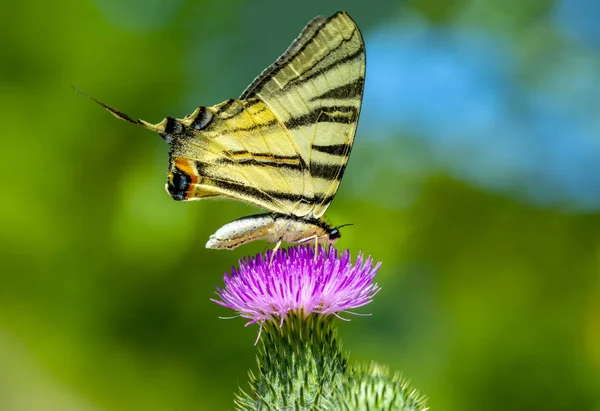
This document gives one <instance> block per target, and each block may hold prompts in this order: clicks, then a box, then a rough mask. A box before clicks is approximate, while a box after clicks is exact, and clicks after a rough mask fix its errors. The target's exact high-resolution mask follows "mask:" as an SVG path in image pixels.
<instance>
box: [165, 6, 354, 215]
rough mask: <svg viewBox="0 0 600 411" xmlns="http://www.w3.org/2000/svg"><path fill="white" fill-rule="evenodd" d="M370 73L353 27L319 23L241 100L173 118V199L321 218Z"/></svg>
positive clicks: (336, 19)
mask: <svg viewBox="0 0 600 411" xmlns="http://www.w3.org/2000/svg"><path fill="white" fill-rule="evenodd" d="M364 75H365V51H364V44H363V41H362V37H361V35H360V32H359V30H358V28H357V27H356V25H355V23H354V22H353V21H352V19H350V17H349V16H348V15H347V14H346V13H343V12H340V13H337V14H335V15H333V16H331V17H330V18H328V19H325V18H323V17H316V18H315V19H313V20H312V21H311V22H309V23H308V25H307V26H306V27H305V28H304V30H303V31H302V33H301V34H300V36H299V37H298V38H297V39H296V40H295V41H294V42H293V43H292V44H291V45H290V47H289V48H288V49H287V50H286V52H285V53H284V54H283V55H282V56H281V57H279V58H278V59H277V60H276V61H275V63H273V64H272V65H271V66H269V67H268V68H267V69H266V70H265V71H264V72H263V73H262V74H261V75H260V76H259V77H258V78H257V79H256V80H254V82H253V83H252V84H251V85H250V86H249V87H248V89H247V90H246V91H245V92H244V93H243V94H242V96H241V99H240V100H228V101H225V102H223V103H221V104H219V105H217V106H213V107H200V108H198V109H197V110H196V111H195V112H194V113H193V114H192V115H190V116H188V117H186V118H185V119H183V120H176V124H175V125H174V127H173V131H174V133H173V139H172V143H171V168H170V174H169V180H168V183H167V189H168V191H169V192H170V193H171V195H172V196H173V197H174V198H176V199H180V200H184V199H185V200H191V199H199V198H206V197H216V196H225V197H230V198H234V199H237V200H241V201H245V202H248V203H251V204H254V205H257V206H259V207H262V208H265V209H267V210H270V211H273V212H278V213H284V214H294V215H297V216H301V217H304V216H313V217H317V218H318V217H320V216H321V215H323V213H324V212H325V210H326V209H327V207H328V206H329V204H330V203H331V201H332V200H333V197H334V196H335V193H336V191H337V188H338V186H339V184H340V180H341V178H342V175H343V172H344V168H345V166H346V163H347V160H348V156H349V155H350V150H351V148H352V142H353V139H354V133H355V131H356V125H357V121H358V115H359V111H360V104H361V100H362V92H363V84H364ZM165 124H166V126H168V125H169V122H168V121H167V122H166V123H165ZM169 131H170V130H166V131H165V133H166V134H169Z"/></svg>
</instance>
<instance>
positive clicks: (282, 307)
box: [213, 245, 426, 411]
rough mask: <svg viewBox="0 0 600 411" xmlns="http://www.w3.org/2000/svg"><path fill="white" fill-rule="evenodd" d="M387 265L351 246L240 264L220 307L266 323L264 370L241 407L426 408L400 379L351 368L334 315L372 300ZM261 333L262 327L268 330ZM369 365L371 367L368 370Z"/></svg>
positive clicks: (307, 249)
mask: <svg viewBox="0 0 600 411" xmlns="http://www.w3.org/2000/svg"><path fill="white" fill-rule="evenodd" d="M379 266H380V263H378V264H375V265H373V260H372V259H371V257H368V258H366V259H365V258H364V256H363V255H362V254H359V255H358V257H357V258H356V262H355V263H354V264H353V263H352V262H351V258H350V252H349V251H348V250H346V251H344V252H342V253H341V255H340V254H339V253H338V251H337V250H336V249H335V248H333V247H330V248H329V249H328V250H324V249H323V248H322V247H321V248H319V249H318V253H317V255H316V256H315V252H314V251H313V249H312V247H311V246H309V245H306V246H301V247H297V248H289V249H287V250H278V251H276V252H275V253H274V254H273V251H271V252H267V253H266V254H265V255H264V256H263V255H260V254H259V255H257V256H255V257H253V258H246V259H243V260H241V261H240V264H239V268H238V269H236V268H233V269H232V272H231V274H226V275H225V277H224V282H225V287H224V288H217V295H218V297H219V298H218V299H216V300H213V301H214V302H216V303H217V304H220V305H222V306H224V307H228V308H231V309H233V310H235V311H236V312H237V313H238V314H239V316H241V317H243V318H246V319H248V320H249V321H248V322H247V323H246V325H249V324H255V323H259V324H260V331H259V333H258V338H257V340H256V342H257V343H258V341H259V340H260V341H261V346H260V347H259V349H258V353H257V362H258V372H257V373H256V374H254V373H253V372H250V381H249V385H250V391H249V392H246V391H244V390H242V389H240V393H239V394H238V395H237V396H236V405H237V408H238V409H239V410H262V409H297V410H313V409H323V410H337V409H374V408H373V407H375V408H378V409H379V407H384V408H386V409H399V410H403V411H424V410H426V406H425V404H424V402H420V401H417V400H416V394H415V393H414V392H413V391H412V390H410V389H409V387H407V386H406V384H405V383H403V382H401V381H400V380H398V379H397V378H396V377H394V378H388V376H386V375H383V376H381V375H379V374H380V373H378V372H376V371H377V370H375V369H374V370H373V371H372V372H371V371H368V372H367V371H362V372H358V371H356V370H355V369H351V370H348V355H347V353H345V352H344V351H342V349H341V345H340V343H339V340H338V338H337V330H336V329H335V327H334V320H335V317H339V314H340V313H343V312H350V311H349V310H352V309H354V308H357V307H362V306H363V305H365V304H368V303H369V302H371V300H372V299H373V297H374V296H375V294H377V292H379V290H380V288H379V286H378V285H377V284H376V283H374V282H373V279H374V277H375V274H376V273H377V270H378V269H379ZM263 329H264V335H263V338H261V332H263ZM369 370H370V369H369Z"/></svg>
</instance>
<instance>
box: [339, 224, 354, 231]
mask: <svg viewBox="0 0 600 411" xmlns="http://www.w3.org/2000/svg"><path fill="white" fill-rule="evenodd" d="M349 225H354V223H348V224H342V225H338V226H337V227H336V228H337V229H338V230H339V229H340V228H342V227H348V226H349Z"/></svg>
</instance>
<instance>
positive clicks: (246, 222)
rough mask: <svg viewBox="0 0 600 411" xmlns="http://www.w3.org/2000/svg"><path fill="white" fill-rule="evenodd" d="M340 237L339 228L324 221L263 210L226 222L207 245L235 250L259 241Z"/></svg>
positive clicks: (297, 241)
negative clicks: (262, 212) (259, 212)
mask: <svg viewBox="0 0 600 411" xmlns="http://www.w3.org/2000/svg"><path fill="white" fill-rule="evenodd" d="M339 237H340V232H339V230H338V229H337V228H335V227H331V226H330V225H329V224H327V223H326V222H325V221H323V220H319V219H312V220H311V219H306V218H300V217H295V216H290V215H287V214H278V213H264V214H256V215H252V216H248V217H242V218H239V219H237V220H234V221H232V222H230V223H228V224H225V225H224V226H223V227H221V228H219V229H218V230H217V231H216V232H215V233H214V234H213V235H211V236H210V238H209V240H208V242H207V243H206V248H211V249H234V248H237V247H239V246H240V245H243V244H246V243H249V242H251V241H256V240H265V241H268V242H271V243H278V244H279V243H281V242H285V243H290V244H302V243H306V242H313V241H316V242H319V243H324V244H333V243H335V241H336V240H337V239H338V238H339Z"/></svg>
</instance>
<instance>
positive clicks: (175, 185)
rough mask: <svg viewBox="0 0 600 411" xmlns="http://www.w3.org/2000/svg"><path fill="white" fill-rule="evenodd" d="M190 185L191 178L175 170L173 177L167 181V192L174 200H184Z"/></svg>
mask: <svg viewBox="0 0 600 411" xmlns="http://www.w3.org/2000/svg"><path fill="white" fill-rule="evenodd" d="M191 183H192V178H191V177H190V176H189V175H187V174H186V173H185V172H183V171H181V170H180V169H178V168H175V171H174V172H173V176H172V177H171V178H169V179H168V181H167V191H168V192H169V194H170V195H171V197H173V199H174V200H177V201H182V200H185V199H186V196H187V191H188V189H189V187H190V184H191Z"/></svg>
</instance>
